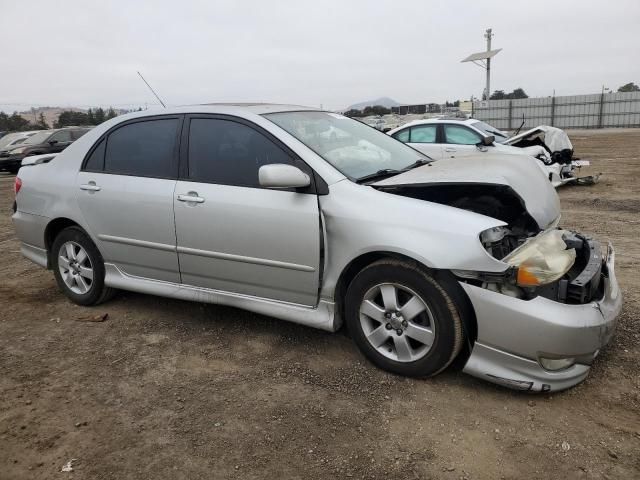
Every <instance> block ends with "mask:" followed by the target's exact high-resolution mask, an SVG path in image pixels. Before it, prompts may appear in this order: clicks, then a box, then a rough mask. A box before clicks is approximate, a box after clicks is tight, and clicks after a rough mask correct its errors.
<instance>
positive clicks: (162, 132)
mask: <svg viewBox="0 0 640 480" xmlns="http://www.w3.org/2000/svg"><path fill="white" fill-rule="evenodd" d="M179 124H180V119H179V118H162V119H156V120H145V121H141V122H136V123H129V124H126V125H124V126H122V127H120V128H118V129H116V130H114V131H113V132H112V133H110V134H109V136H108V138H107V145H106V151H105V158H104V171H105V172H106V173H114V174H123V175H134V176H138V177H155V178H175V177H176V173H177V162H176V158H177V151H176V145H177V135H178V126H179ZM96 150H98V149H96Z"/></svg>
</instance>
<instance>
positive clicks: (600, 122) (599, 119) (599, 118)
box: [598, 92, 604, 128]
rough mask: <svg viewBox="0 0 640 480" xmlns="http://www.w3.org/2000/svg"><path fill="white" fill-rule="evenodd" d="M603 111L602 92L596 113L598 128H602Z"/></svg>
mask: <svg viewBox="0 0 640 480" xmlns="http://www.w3.org/2000/svg"><path fill="white" fill-rule="evenodd" d="M603 109H604V92H602V93H601V94H600V112H599V113H598V128H602V114H603Z"/></svg>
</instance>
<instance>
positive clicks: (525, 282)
mask: <svg viewBox="0 0 640 480" xmlns="http://www.w3.org/2000/svg"><path fill="white" fill-rule="evenodd" d="M518 285H520V286H522V287H537V286H538V285H540V280H539V279H538V278H537V277H536V276H535V275H534V274H533V273H531V272H530V271H529V270H527V269H526V267H524V268H523V267H520V268H518Z"/></svg>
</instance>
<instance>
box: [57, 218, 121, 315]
mask: <svg viewBox="0 0 640 480" xmlns="http://www.w3.org/2000/svg"><path fill="white" fill-rule="evenodd" d="M69 246H71V250H70V249H69ZM81 252H84V255H83V254H81ZM69 259H70V260H71V261H69ZM51 265H52V267H53V274H54V276H55V277H56V282H57V283H58V287H60V290H62V292H63V293H64V294H65V295H66V296H67V297H69V299H71V301H73V302H74V303H77V304H78V305H84V306H90V305H98V304H100V303H102V302H104V301H106V300H108V299H109V298H111V297H112V296H113V294H114V293H115V291H114V290H113V289H112V288H109V287H106V286H105V284H104V274H105V269H104V261H103V260H102V255H100V252H99V251H98V248H97V247H96V246H95V244H94V243H93V241H92V240H91V238H89V236H88V235H87V234H86V233H85V232H84V230H82V229H81V228H80V227H67V228H65V229H64V230H62V231H61V232H60V233H59V234H58V236H57V237H56V238H55V240H54V241H53V245H52V247H51ZM89 273H90V275H89Z"/></svg>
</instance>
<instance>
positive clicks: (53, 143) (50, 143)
mask: <svg viewBox="0 0 640 480" xmlns="http://www.w3.org/2000/svg"><path fill="white" fill-rule="evenodd" d="M56 143H58V140H49V145H51V146H53V145H55V144H56Z"/></svg>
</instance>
